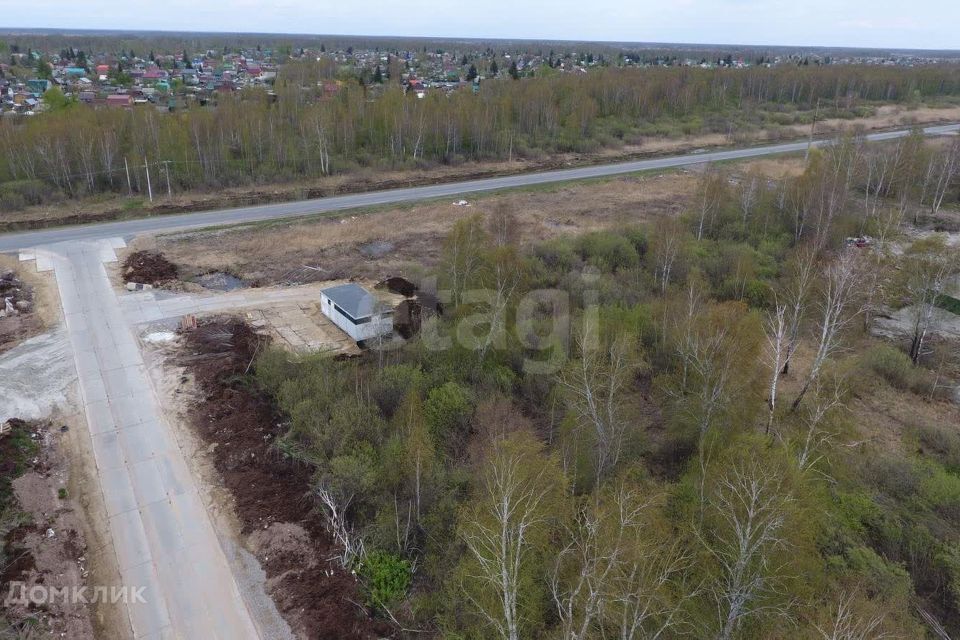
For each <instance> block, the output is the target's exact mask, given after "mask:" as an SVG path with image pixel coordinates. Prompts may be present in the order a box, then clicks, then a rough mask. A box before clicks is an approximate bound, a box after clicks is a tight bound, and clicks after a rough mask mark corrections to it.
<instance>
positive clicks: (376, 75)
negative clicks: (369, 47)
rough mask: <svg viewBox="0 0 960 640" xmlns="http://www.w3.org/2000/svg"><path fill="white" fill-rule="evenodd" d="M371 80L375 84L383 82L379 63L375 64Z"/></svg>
mask: <svg viewBox="0 0 960 640" xmlns="http://www.w3.org/2000/svg"><path fill="white" fill-rule="evenodd" d="M373 81H374V82H376V83H377V84H383V71H381V70H380V65H377V68H376V69H375V70H374V72H373Z"/></svg>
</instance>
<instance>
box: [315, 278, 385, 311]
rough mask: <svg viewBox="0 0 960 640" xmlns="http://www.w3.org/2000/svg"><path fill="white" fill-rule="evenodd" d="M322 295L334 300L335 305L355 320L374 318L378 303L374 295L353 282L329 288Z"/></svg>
mask: <svg viewBox="0 0 960 640" xmlns="http://www.w3.org/2000/svg"><path fill="white" fill-rule="evenodd" d="M320 293H322V294H323V295H325V296H327V297H328V298H330V299H331V300H333V303H334V304H335V305H337V306H338V307H340V308H341V309H342V310H343V311H344V312H346V314H347V315H348V316H350V317H351V318H353V319H354V320H359V319H361V318H366V317H368V316H372V315H373V312H374V310H375V309H376V307H377V303H378V301H377V299H376V298H375V297H374V296H373V294H372V293H370V292H369V291H367V290H366V289H364V288H363V287H361V286H360V285H358V284H354V283H352V282H348V283H347V284H338V285H337V286H335V287H327V288H326V289H323V290H322V291H321V292H320Z"/></svg>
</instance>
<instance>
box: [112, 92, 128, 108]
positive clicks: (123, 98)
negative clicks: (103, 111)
mask: <svg viewBox="0 0 960 640" xmlns="http://www.w3.org/2000/svg"><path fill="white" fill-rule="evenodd" d="M107 106H108V107H119V108H122V109H129V108H130V107H132V106H133V96H131V95H130V94H128V93H115V94H113V95H109V96H107Z"/></svg>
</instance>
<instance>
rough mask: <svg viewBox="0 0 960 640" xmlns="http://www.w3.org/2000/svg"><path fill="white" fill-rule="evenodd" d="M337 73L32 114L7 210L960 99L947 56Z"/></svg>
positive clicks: (12, 168)
mask: <svg viewBox="0 0 960 640" xmlns="http://www.w3.org/2000/svg"><path fill="white" fill-rule="evenodd" d="M333 74H334V70H333V69H332V68H331V67H330V65H329V61H327V63H324V62H322V61H321V62H320V63H316V64H313V63H306V62H299V63H296V64H291V65H288V66H287V67H284V68H283V70H282V72H281V74H280V76H279V78H278V80H277V82H276V87H275V93H276V95H275V96H273V97H272V96H270V95H268V94H267V93H266V92H264V91H261V90H249V91H242V92H239V94H238V95H235V96H220V97H219V98H218V100H217V104H216V106H212V107H199V106H194V107H191V108H188V109H185V110H182V111H177V112H175V113H161V112H158V111H157V110H155V109H152V108H149V109H140V108H137V109H133V110H131V111H125V110H113V109H94V108H89V107H87V106H85V105H80V104H70V103H63V102H62V101H59V102H57V105H58V106H59V107H60V108H55V109H52V110H51V111H50V112H47V113H43V114H41V115H38V116H35V117H30V118H23V119H19V118H18V119H4V122H2V123H0V157H2V161H0V207H3V208H6V209H16V208H19V207H22V206H25V205H29V204H36V203H39V202H45V201H49V200H51V199H56V198H63V197H68V198H72V197H81V196H84V195H88V194H98V193H118V194H122V193H131V192H137V193H145V192H146V175H145V174H146V169H147V168H148V167H149V168H150V169H151V170H152V171H153V172H154V181H155V182H161V181H162V182H164V183H165V182H166V181H167V180H169V182H170V183H171V185H172V188H173V189H176V190H186V189H195V188H219V187H225V186H231V185H243V184H251V183H263V182H269V181H276V180H289V179H292V178H315V177H319V176H325V175H332V174H338V173H344V172H350V171H354V170H357V169H362V168H365V167H373V168H406V167H415V166H431V165H435V164H439V163H457V162H462V161H466V160H484V159H510V158H517V157H530V156H534V157H535V156H537V155H539V154H544V153H551V152H561V151H584V150H590V149H595V148H598V147H601V146H614V145H619V144H623V143H624V142H625V141H626V142H631V141H633V142H642V138H643V136H644V135H650V134H654V135H664V134H667V135H670V134H680V133H699V132H706V131H720V132H724V133H729V132H730V131H731V130H732V129H733V127H732V123H734V121H736V123H737V124H738V126H739V125H743V126H746V125H747V123H746V122H740V121H739V120H737V118H741V119H742V118H744V117H747V118H748V120H751V121H752V122H754V123H756V122H758V121H759V122H761V123H762V122H765V120H764V119H765V118H768V117H769V118H773V119H772V120H770V121H769V122H767V124H772V123H774V122H779V123H783V122H789V123H793V122H797V123H800V122H805V121H806V120H807V119H808V118H809V114H803V113H797V112H798V110H800V111H802V110H809V109H813V108H814V107H816V106H817V105H818V104H820V106H821V109H822V111H821V113H822V114H824V115H827V114H830V113H833V114H835V115H841V116H843V115H846V116H849V115H853V114H856V113H861V112H862V111H858V110H862V107H863V105H865V104H869V103H872V102H907V101H913V100H918V99H936V98H940V97H947V96H954V95H957V94H958V93H960V67H957V66H952V65H942V66H931V67H923V68H916V69H903V68H891V67H863V66H851V67H840V66H829V67H816V68H812V67H779V68H770V69H767V68H752V69H743V70H730V69H712V70H711V69H690V68H663V69H660V68H651V69H603V70H599V71H596V72H592V73H589V74H586V75H573V74H559V75H556V74H555V75H551V76H549V77H533V78H524V79H523V80H522V81H512V80H510V79H509V78H503V79H498V80H495V81H488V82H485V83H484V84H483V87H482V89H481V91H480V92H479V93H477V94H474V93H473V92H471V91H469V90H465V91H455V92H453V93H452V94H449V95H443V94H441V93H439V92H429V93H428V94H427V96H426V97H425V98H423V99H419V100H418V99H416V98H415V97H414V96H413V95H406V94H404V92H403V91H402V89H401V87H399V86H398V84H397V82H396V80H394V81H393V83H392V84H391V85H390V86H389V87H388V88H387V89H386V90H384V91H376V92H373V91H371V90H370V89H369V88H368V87H365V86H361V85H360V84H358V83H356V82H346V83H342V84H341V85H340V86H339V89H338V90H337V91H336V94H335V95H331V94H330V93H329V92H327V91H326V89H325V86H324V85H325V83H329V82H331V81H327V80H325V78H330V77H331V76H332V75H333ZM397 77H399V74H398V75H397ZM274 98H275V99H274ZM744 113H746V114H754V115H753V116H744V115H743V114H744ZM774 116H775V117H774ZM128 176H129V178H128Z"/></svg>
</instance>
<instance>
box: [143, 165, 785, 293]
mask: <svg viewBox="0 0 960 640" xmlns="http://www.w3.org/2000/svg"><path fill="white" fill-rule="evenodd" d="M802 166H803V163H802V159H800V158H776V159H773V158H764V159H758V160H753V161H748V162H742V163H738V164H737V165H736V171H737V172H738V173H746V172H753V173H758V174H760V175H764V176H769V177H781V176H783V175H786V174H795V173H797V172H799V171H801V170H802ZM698 175H699V174H698V172H697V171H696V170H695V169H689V170H680V171H670V172H666V173H661V174H644V175H632V176H621V177H616V178H610V179H604V180H599V181H587V182H570V183H565V184H559V185H548V186H545V187H539V188H535V189H527V190H511V191H504V192H500V193H493V194H484V195H482V196H477V197H474V198H473V199H471V200H470V202H469V205H470V206H456V205H454V204H453V202H452V201H451V200H445V201H432V202H422V203H414V204H406V205H401V206H391V207H388V208H382V209H375V210H371V211H367V212H362V213H361V212H357V213H348V214H345V215H342V216H341V217H318V218H310V219H304V220H298V221H292V222H291V221H283V222H276V223H270V224H253V225H247V226H238V227H231V228H223V229H215V230H210V231H196V232H185V233H177V234H170V235H164V236H141V237H138V238H137V239H136V240H135V241H134V242H133V243H132V244H131V249H132V250H149V251H158V252H161V253H162V254H163V255H164V256H165V257H166V258H167V259H168V260H170V261H171V262H174V263H175V264H176V265H177V266H178V267H179V268H180V273H181V278H182V279H184V280H187V279H189V278H191V277H193V276H196V275H199V274H202V273H207V272H210V271H228V272H230V273H232V274H234V275H235V276H237V277H238V278H241V279H243V280H246V281H250V282H258V283H260V284H261V285H263V286H270V285H276V284H305V283H308V282H318V281H324V280H337V279H365V280H373V281H380V280H383V279H384V278H387V277H390V276H397V275H402V276H405V277H407V278H410V279H412V280H416V279H417V278H418V277H419V276H421V275H423V274H424V273H425V272H426V271H427V270H428V269H429V268H431V267H433V266H435V265H436V264H437V261H438V260H439V258H440V252H441V246H442V242H441V239H442V238H443V237H444V236H445V235H446V234H447V233H448V232H449V231H450V229H451V228H452V227H453V225H454V224H455V223H456V222H457V221H458V220H460V219H462V218H464V217H466V216H469V215H472V214H475V213H481V214H486V213H489V212H491V211H493V210H495V209H496V208H499V207H506V208H507V209H508V210H510V211H515V212H517V226H516V233H517V235H518V236H519V237H518V240H519V243H520V245H521V246H523V245H532V244H536V243H539V242H543V241H544V240H549V239H551V238H556V237H559V236H565V235H576V234H581V233H584V232H587V231H595V230H602V229H611V228H618V227H622V226H626V225H630V224H636V223H642V222H649V221H652V220H655V219H657V218H659V217H664V216H677V215H679V214H680V213H682V212H683V211H684V210H686V209H687V208H688V203H689V202H690V200H691V198H692V197H693V195H692V194H693V193H694V191H695V183H696V181H697V179H698ZM168 286H171V285H168Z"/></svg>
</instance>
